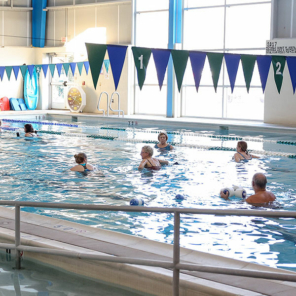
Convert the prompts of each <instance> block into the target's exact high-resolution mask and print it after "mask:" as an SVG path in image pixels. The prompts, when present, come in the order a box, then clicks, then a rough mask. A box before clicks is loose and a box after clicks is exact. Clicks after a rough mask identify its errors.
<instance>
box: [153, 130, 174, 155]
mask: <svg viewBox="0 0 296 296" xmlns="http://www.w3.org/2000/svg"><path fill="white" fill-rule="evenodd" d="M167 140H168V135H167V134H166V133H160V134H159V135H158V141H159V143H158V144H155V146H154V148H156V149H160V150H162V151H165V150H167V151H170V150H173V149H174V147H173V146H172V145H170V144H168V143H167Z"/></svg>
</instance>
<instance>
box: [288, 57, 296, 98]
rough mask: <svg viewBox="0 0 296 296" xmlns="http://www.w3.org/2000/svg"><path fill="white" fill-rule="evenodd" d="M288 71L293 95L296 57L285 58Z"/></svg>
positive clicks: (295, 82) (295, 86)
mask: <svg viewBox="0 0 296 296" xmlns="http://www.w3.org/2000/svg"><path fill="white" fill-rule="evenodd" d="M287 64H288V69H289V72H290V77H291V82H292V86H293V94H295V88H296V57H287Z"/></svg>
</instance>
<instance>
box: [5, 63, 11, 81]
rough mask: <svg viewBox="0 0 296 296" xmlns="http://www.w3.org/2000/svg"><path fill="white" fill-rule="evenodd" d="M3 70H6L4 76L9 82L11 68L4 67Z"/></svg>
mask: <svg viewBox="0 0 296 296" xmlns="http://www.w3.org/2000/svg"><path fill="white" fill-rule="evenodd" d="M5 70H6V75H7V78H8V80H10V75H11V71H12V66H6V67H5Z"/></svg>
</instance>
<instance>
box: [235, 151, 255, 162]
mask: <svg viewBox="0 0 296 296" xmlns="http://www.w3.org/2000/svg"><path fill="white" fill-rule="evenodd" d="M237 153H238V154H239V155H241V156H242V157H243V159H240V160H242V161H244V162H248V161H249V160H251V159H252V155H250V157H251V158H250V159H247V158H245V157H244V156H243V155H242V154H241V153H239V152H237Z"/></svg>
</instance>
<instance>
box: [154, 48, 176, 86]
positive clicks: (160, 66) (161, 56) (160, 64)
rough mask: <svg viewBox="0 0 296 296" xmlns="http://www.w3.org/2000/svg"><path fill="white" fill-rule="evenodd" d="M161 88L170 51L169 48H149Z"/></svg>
mask: <svg viewBox="0 0 296 296" xmlns="http://www.w3.org/2000/svg"><path fill="white" fill-rule="evenodd" d="M151 51H152V54H153V59H154V63H155V67H156V72H157V79H158V84H159V88H160V90H161V88H162V85H163V80H164V75H165V72H166V69H167V66H168V62H169V58H170V55H171V51H170V50H169V49H151Z"/></svg>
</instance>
